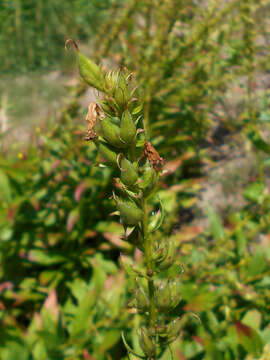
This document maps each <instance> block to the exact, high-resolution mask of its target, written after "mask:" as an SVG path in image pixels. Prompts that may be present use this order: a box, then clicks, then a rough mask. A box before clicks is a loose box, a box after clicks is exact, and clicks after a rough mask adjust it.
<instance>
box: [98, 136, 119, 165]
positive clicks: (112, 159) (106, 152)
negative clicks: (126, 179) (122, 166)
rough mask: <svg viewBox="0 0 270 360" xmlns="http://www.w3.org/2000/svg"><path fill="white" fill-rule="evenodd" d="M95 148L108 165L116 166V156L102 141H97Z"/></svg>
mask: <svg viewBox="0 0 270 360" xmlns="http://www.w3.org/2000/svg"><path fill="white" fill-rule="evenodd" d="M97 146H98V150H99V152H100V154H101V155H102V156H103V157H104V159H105V161H106V162H107V163H108V164H109V165H112V166H117V154H116V153H115V152H114V151H113V150H112V149H111V148H110V147H109V146H108V145H107V144H106V143H104V142H103V141H99V142H98V145H97Z"/></svg>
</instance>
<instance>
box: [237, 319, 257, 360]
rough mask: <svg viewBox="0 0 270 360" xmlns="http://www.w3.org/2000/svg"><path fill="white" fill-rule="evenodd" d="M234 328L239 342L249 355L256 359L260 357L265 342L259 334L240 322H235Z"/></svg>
mask: <svg viewBox="0 0 270 360" xmlns="http://www.w3.org/2000/svg"><path fill="white" fill-rule="evenodd" d="M234 326H235V329H236V332H237V336H238V340H239V342H240V344H241V345H242V346H243V348H244V349H245V350H246V351H247V353H248V354H252V355H253V356H255V357H258V356H260V355H261V353H262V351H263V341H262V339H261V337H260V335H259V334H258V332H257V331H256V330H254V329H253V328H252V327H250V326H247V325H244V324H243V323H242V322H240V321H235V322H234Z"/></svg>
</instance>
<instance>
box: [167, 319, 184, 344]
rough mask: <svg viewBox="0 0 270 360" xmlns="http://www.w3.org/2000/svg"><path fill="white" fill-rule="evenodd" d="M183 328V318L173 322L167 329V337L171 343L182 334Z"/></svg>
mask: <svg viewBox="0 0 270 360" xmlns="http://www.w3.org/2000/svg"><path fill="white" fill-rule="evenodd" d="M181 328H182V321H181V318H177V319H175V320H173V321H171V322H170V323H169V325H168V327H167V337H168V340H169V341H174V340H175V339H176V338H177V337H178V335H179V334H180V331H181Z"/></svg>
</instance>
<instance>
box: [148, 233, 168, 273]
mask: <svg viewBox="0 0 270 360" xmlns="http://www.w3.org/2000/svg"><path fill="white" fill-rule="evenodd" d="M168 249H169V246H168V241H167V239H164V238H162V240H161V241H158V242H156V243H154V248H153V250H152V253H151V258H152V260H153V262H154V263H155V265H156V266H157V265H158V264H160V263H161V262H163V261H164V260H165V259H166V257H167V254H168Z"/></svg>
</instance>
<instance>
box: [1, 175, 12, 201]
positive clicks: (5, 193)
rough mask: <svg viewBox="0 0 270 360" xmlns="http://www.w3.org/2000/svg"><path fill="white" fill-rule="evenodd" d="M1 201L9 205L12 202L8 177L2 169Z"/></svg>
mask: <svg viewBox="0 0 270 360" xmlns="http://www.w3.org/2000/svg"><path fill="white" fill-rule="evenodd" d="M0 189H1V190H0V201H1V200H2V201H6V202H7V203H9V202H10V200H11V186H10V182H9V178H8V176H7V175H6V174H5V173H4V171H3V170H1V169H0Z"/></svg>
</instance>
